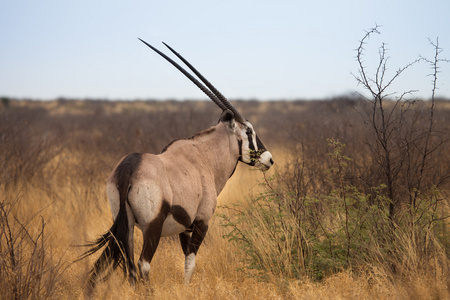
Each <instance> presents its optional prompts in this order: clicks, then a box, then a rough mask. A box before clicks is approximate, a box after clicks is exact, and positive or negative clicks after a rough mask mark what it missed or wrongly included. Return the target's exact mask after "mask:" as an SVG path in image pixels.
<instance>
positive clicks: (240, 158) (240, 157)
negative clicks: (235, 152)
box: [238, 140, 242, 161]
mask: <svg viewBox="0 0 450 300" xmlns="http://www.w3.org/2000/svg"><path fill="white" fill-rule="evenodd" d="M238 147H239V160H240V161H242V141H241V140H238Z"/></svg>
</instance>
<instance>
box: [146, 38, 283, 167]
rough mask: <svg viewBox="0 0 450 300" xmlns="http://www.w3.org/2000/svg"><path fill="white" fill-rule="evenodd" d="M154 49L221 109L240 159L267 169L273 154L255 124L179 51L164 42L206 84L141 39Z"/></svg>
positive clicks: (222, 120)
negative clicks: (262, 139)
mask: <svg viewBox="0 0 450 300" xmlns="http://www.w3.org/2000/svg"><path fill="white" fill-rule="evenodd" d="M139 40H140V41H141V42H143V43H144V44H145V45H147V46H148V47H150V48H151V49H152V50H153V51H155V52H156V53H158V54H159V55H161V56H162V57H163V58H164V59H166V60H167V61H168V62H170V63H171V64H172V65H173V66H174V67H176V68H177V69H178V70H179V71H180V72H181V73H183V74H184V75H185V76H186V77H188V78H189V79H190V80H191V81H192V82H193V83H194V84H195V85H196V86H197V87H198V88H200V89H201V90H202V91H203V92H204V93H205V94H206V95H207V96H208V97H209V98H210V99H211V100H212V101H213V102H214V103H215V104H216V105H217V106H218V107H219V108H220V109H222V115H221V117H220V121H221V122H223V123H225V124H227V125H228V127H229V128H230V129H231V130H232V131H233V133H234V134H235V136H236V138H237V141H238V144H239V160H240V161H242V162H243V163H245V164H247V165H251V166H255V167H257V168H258V169H260V170H261V171H267V170H268V169H269V168H270V167H271V166H272V165H273V164H274V162H273V159H272V154H271V153H270V152H269V151H268V150H267V149H266V147H265V146H264V144H263V143H262V142H261V140H260V139H259V138H258V136H257V135H256V132H255V130H254V128H253V125H252V124H251V123H250V122H249V121H247V120H246V119H245V118H244V117H243V116H242V115H241V114H240V113H239V111H238V110H237V109H236V108H235V107H234V106H233V105H232V104H231V103H230V101H228V99H227V98H225V96H223V95H222V94H221V93H220V92H219V91H218V90H217V89H216V88H215V87H214V86H213V85H212V84H211V83H210V82H209V81H208V80H207V79H206V78H205V77H204V76H203V75H202V74H200V72H198V71H197V70H196V69H195V68H194V67H193V66H192V65H191V64H190V63H189V62H188V61H187V60H186V59H184V58H183V57H182V56H181V55H180V54H179V53H178V52H176V51H175V50H173V49H172V48H171V47H170V46H169V45H167V44H166V43H163V44H164V45H165V46H166V47H167V48H169V50H170V51H172V53H173V54H175V55H176V56H177V57H178V58H179V59H180V60H181V61H182V62H183V63H184V64H185V65H186V66H188V68H189V69H190V70H191V71H192V72H194V74H195V75H196V76H197V77H198V78H199V79H200V80H201V81H202V82H203V83H204V85H203V84H202V83H201V82H200V81H199V80H197V79H196V78H195V77H194V76H192V75H191V74H190V73H189V72H187V71H186V70H185V69H184V68H182V67H181V66H180V65H179V64H178V63H176V62H175V61H173V60H172V59H171V58H170V57H168V56H167V55H165V54H164V53H162V52H161V51H159V50H158V49H156V48H155V47H153V46H152V45H150V44H148V43H147V42H145V41H144V40H142V39H139ZM205 85H206V86H205Z"/></svg>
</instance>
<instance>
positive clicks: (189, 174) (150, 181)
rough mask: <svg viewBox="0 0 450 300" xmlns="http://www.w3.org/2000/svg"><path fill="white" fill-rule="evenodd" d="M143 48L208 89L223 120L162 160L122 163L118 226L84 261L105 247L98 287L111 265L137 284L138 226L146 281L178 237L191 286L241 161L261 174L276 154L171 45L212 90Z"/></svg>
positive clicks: (110, 191)
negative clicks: (168, 241) (158, 255)
mask: <svg viewBox="0 0 450 300" xmlns="http://www.w3.org/2000/svg"><path fill="white" fill-rule="evenodd" d="M141 41H142V40H141ZM142 42H143V43H145V44H146V45H147V46H149V47H150V48H151V49H153V50H154V51H156V52H157V53H158V54H160V55H161V56H163V57H164V58H165V59H166V60H168V61H169V62H170V63H171V64H173V65H174V66H175V67H176V68H178V69H179V70H180V71H181V72H182V73H183V74H185V75H186V76H187V77H188V78H189V79H190V80H191V81H192V82H193V83H194V84H196V85H197V86H198V87H199V88H200V89H202V91H204V92H205V93H206V94H207V95H208V96H209V97H210V98H211V100H213V101H214V102H215V103H216V104H217V105H218V106H219V107H220V108H221V109H222V114H221V116H220V119H219V123H218V125H216V126H214V127H211V128H209V129H206V130H204V131H202V132H199V133H197V134H195V135H194V136H193V137H192V138H189V139H180V140H175V141H173V142H172V143H170V144H169V145H168V146H166V148H165V149H164V150H163V151H162V152H161V153H160V154H158V155H154V154H149V153H133V154H129V155H127V156H125V157H124V158H122V159H121V160H120V161H119V163H118V164H117V166H116V167H115V168H114V170H113V171H112V173H111V174H110V176H109V178H108V180H107V184H106V191H107V196H108V199H109V202H110V205H111V211H112V215H113V217H114V224H113V225H112V226H111V228H110V230H109V231H108V232H107V233H105V234H104V235H102V236H101V237H100V238H99V239H98V240H97V241H96V242H95V243H93V244H91V245H92V246H93V247H92V249H91V250H89V251H87V252H86V253H85V255H84V256H83V257H86V256H88V255H91V254H93V253H95V252H96V251H98V250H100V249H101V248H103V246H105V245H106V248H105V249H104V251H103V253H102V254H101V255H100V257H99V258H98V259H97V261H96V262H95V265H94V267H93V269H92V271H91V275H90V281H89V282H90V284H91V286H92V287H93V286H94V285H95V283H96V281H97V277H98V276H99V275H100V273H101V272H104V271H107V270H108V267H109V265H110V264H112V270H114V269H115V268H116V267H117V266H120V267H121V268H122V269H123V270H124V271H126V273H127V274H128V277H129V280H130V282H132V283H134V282H135V281H136V275H137V274H136V273H137V272H136V267H135V264H134V259H133V255H134V254H133V253H134V250H133V233H134V227H135V226H138V227H139V228H140V229H141V230H142V233H143V238H144V245H143V248H142V252H141V255H140V258H139V261H138V266H139V273H140V276H141V278H142V279H143V280H147V279H148V273H149V270H150V262H151V260H152V257H153V255H154V253H155V251H156V248H157V247H158V243H159V240H160V238H161V237H162V236H172V235H177V234H178V235H179V238H180V242H181V247H182V250H183V252H184V254H185V282H186V283H189V282H190V280H191V276H192V272H193V270H194V267H195V256H196V254H197V251H198V249H199V247H200V245H201V243H202V241H203V239H204V237H205V235H206V232H207V230H208V222H209V220H210V219H211V217H212V215H213V213H214V210H215V208H216V205H217V196H218V195H219V194H220V192H221V191H222V189H223V188H224V186H225V184H226V182H227V180H228V179H229V178H230V177H231V175H232V174H233V172H234V170H235V168H236V165H237V163H238V161H241V162H244V163H246V164H248V165H252V166H256V167H258V168H259V169H261V170H263V171H265V170H267V169H269V168H270V167H271V166H272V164H273V160H272V155H271V154H270V152H269V151H267V150H266V149H265V147H264V145H263V144H262V142H261V141H260V140H259V138H258V137H257V135H256V133H255V131H254V129H253V126H252V125H251V124H250V123H249V122H248V121H246V120H245V119H244V118H243V117H242V115H241V114H240V113H239V112H238V111H237V109H236V108H235V107H234V106H232V105H231V103H230V102H229V101H228V100H227V99H226V98H225V97H224V96H223V95H222V94H220V92H218V91H217V90H216V89H215V88H214V87H213V86H212V85H211V84H210V83H209V82H208V81H207V80H206V79H205V78H204V77H203V76H202V75H201V74H200V73H199V72H198V71H197V70H196V69H195V68H194V67H193V66H192V65H190V64H189V63H188V62H187V61H186V60H185V59H184V58H183V57H181V55H179V54H178V53H177V52H175V51H174V50H173V49H172V48H170V47H169V46H167V45H166V46H167V47H168V48H169V49H170V50H171V51H172V52H173V53H174V54H175V55H176V56H178V57H179V58H180V59H181V60H182V61H183V62H184V63H185V64H186V65H187V66H188V67H189V68H190V69H191V70H192V71H193V72H194V73H195V74H196V75H197V77H198V78H200V80H202V81H203V83H204V84H205V85H206V86H207V87H208V88H209V89H208V88H206V87H205V86H204V85H202V84H201V83H200V82H199V81H198V80H197V79H196V78H194V77H193V76H192V75H191V74H190V73H188V72H187V71H185V70H184V69H183V68H182V67H180V66H179V65H178V64H177V63H176V62H174V61H173V60H172V59H170V58H169V57H167V56H166V55H165V54H163V53H162V52H160V51H159V50H157V49H156V48H154V47H152V46H151V45H149V44H147V43H146V42H144V41H142ZM110 271H111V269H110Z"/></svg>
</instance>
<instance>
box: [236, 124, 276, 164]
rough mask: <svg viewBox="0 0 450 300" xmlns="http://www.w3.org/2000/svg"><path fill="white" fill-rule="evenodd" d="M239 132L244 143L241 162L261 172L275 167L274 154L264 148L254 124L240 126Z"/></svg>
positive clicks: (242, 144)
mask: <svg viewBox="0 0 450 300" xmlns="http://www.w3.org/2000/svg"><path fill="white" fill-rule="evenodd" d="M238 130H239V134H240V138H241V141H242V143H241V150H240V151H241V159H240V160H241V161H242V162H244V163H246V164H249V165H252V166H256V167H257V168H259V169H260V170H261V171H267V170H268V169H269V168H270V167H271V166H272V165H273V159H272V154H271V153H270V152H269V151H267V150H266V149H265V148H264V145H263V144H262V142H261V141H260V140H259V139H258V138H257V136H256V132H255V130H254V129H253V126H252V124H250V123H249V122H245V123H244V124H240V125H239V127H238ZM260 148H261V149H260ZM262 151H264V152H262ZM261 152H262V153H261Z"/></svg>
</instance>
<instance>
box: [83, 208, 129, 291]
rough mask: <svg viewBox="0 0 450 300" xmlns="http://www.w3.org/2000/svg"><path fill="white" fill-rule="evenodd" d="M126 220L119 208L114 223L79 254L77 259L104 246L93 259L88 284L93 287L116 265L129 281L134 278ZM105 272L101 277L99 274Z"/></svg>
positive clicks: (105, 277)
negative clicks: (87, 248)
mask: <svg viewBox="0 0 450 300" xmlns="http://www.w3.org/2000/svg"><path fill="white" fill-rule="evenodd" d="M128 232H129V231H128V220H127V214H126V211H125V207H124V209H122V208H121V209H120V211H119V214H118V215H117V218H116V220H115V221H114V224H113V225H112V226H111V228H110V229H109V230H108V232H106V233H105V234H103V235H102V236H101V237H100V238H98V239H97V241H95V242H93V243H89V244H87V245H86V246H89V247H92V248H91V249H89V250H88V251H86V252H85V253H83V254H82V255H81V257H80V258H79V260H81V259H84V258H86V257H88V256H90V255H92V254H94V253H96V252H97V251H99V250H100V249H102V248H103V247H104V246H106V248H105V250H104V251H103V252H102V254H101V255H100V257H99V258H98V259H97V260H96V261H95V264H94V267H93V268H92V270H91V271H90V274H89V284H90V285H91V286H92V287H94V286H95V284H96V283H97V281H98V280H99V279H100V280H101V281H105V280H106V279H108V278H109V277H110V276H111V274H112V273H113V271H114V270H116V269H117V267H120V268H121V269H122V270H123V271H124V274H125V276H126V275H127V274H128V275H129V277H130V281H131V282H134V281H135V280H136V278H135V274H136V267H135V265H134V262H133V259H132V255H133V253H130V247H129V245H128ZM103 273H106V274H105V275H103V277H100V276H101V274H103Z"/></svg>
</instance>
